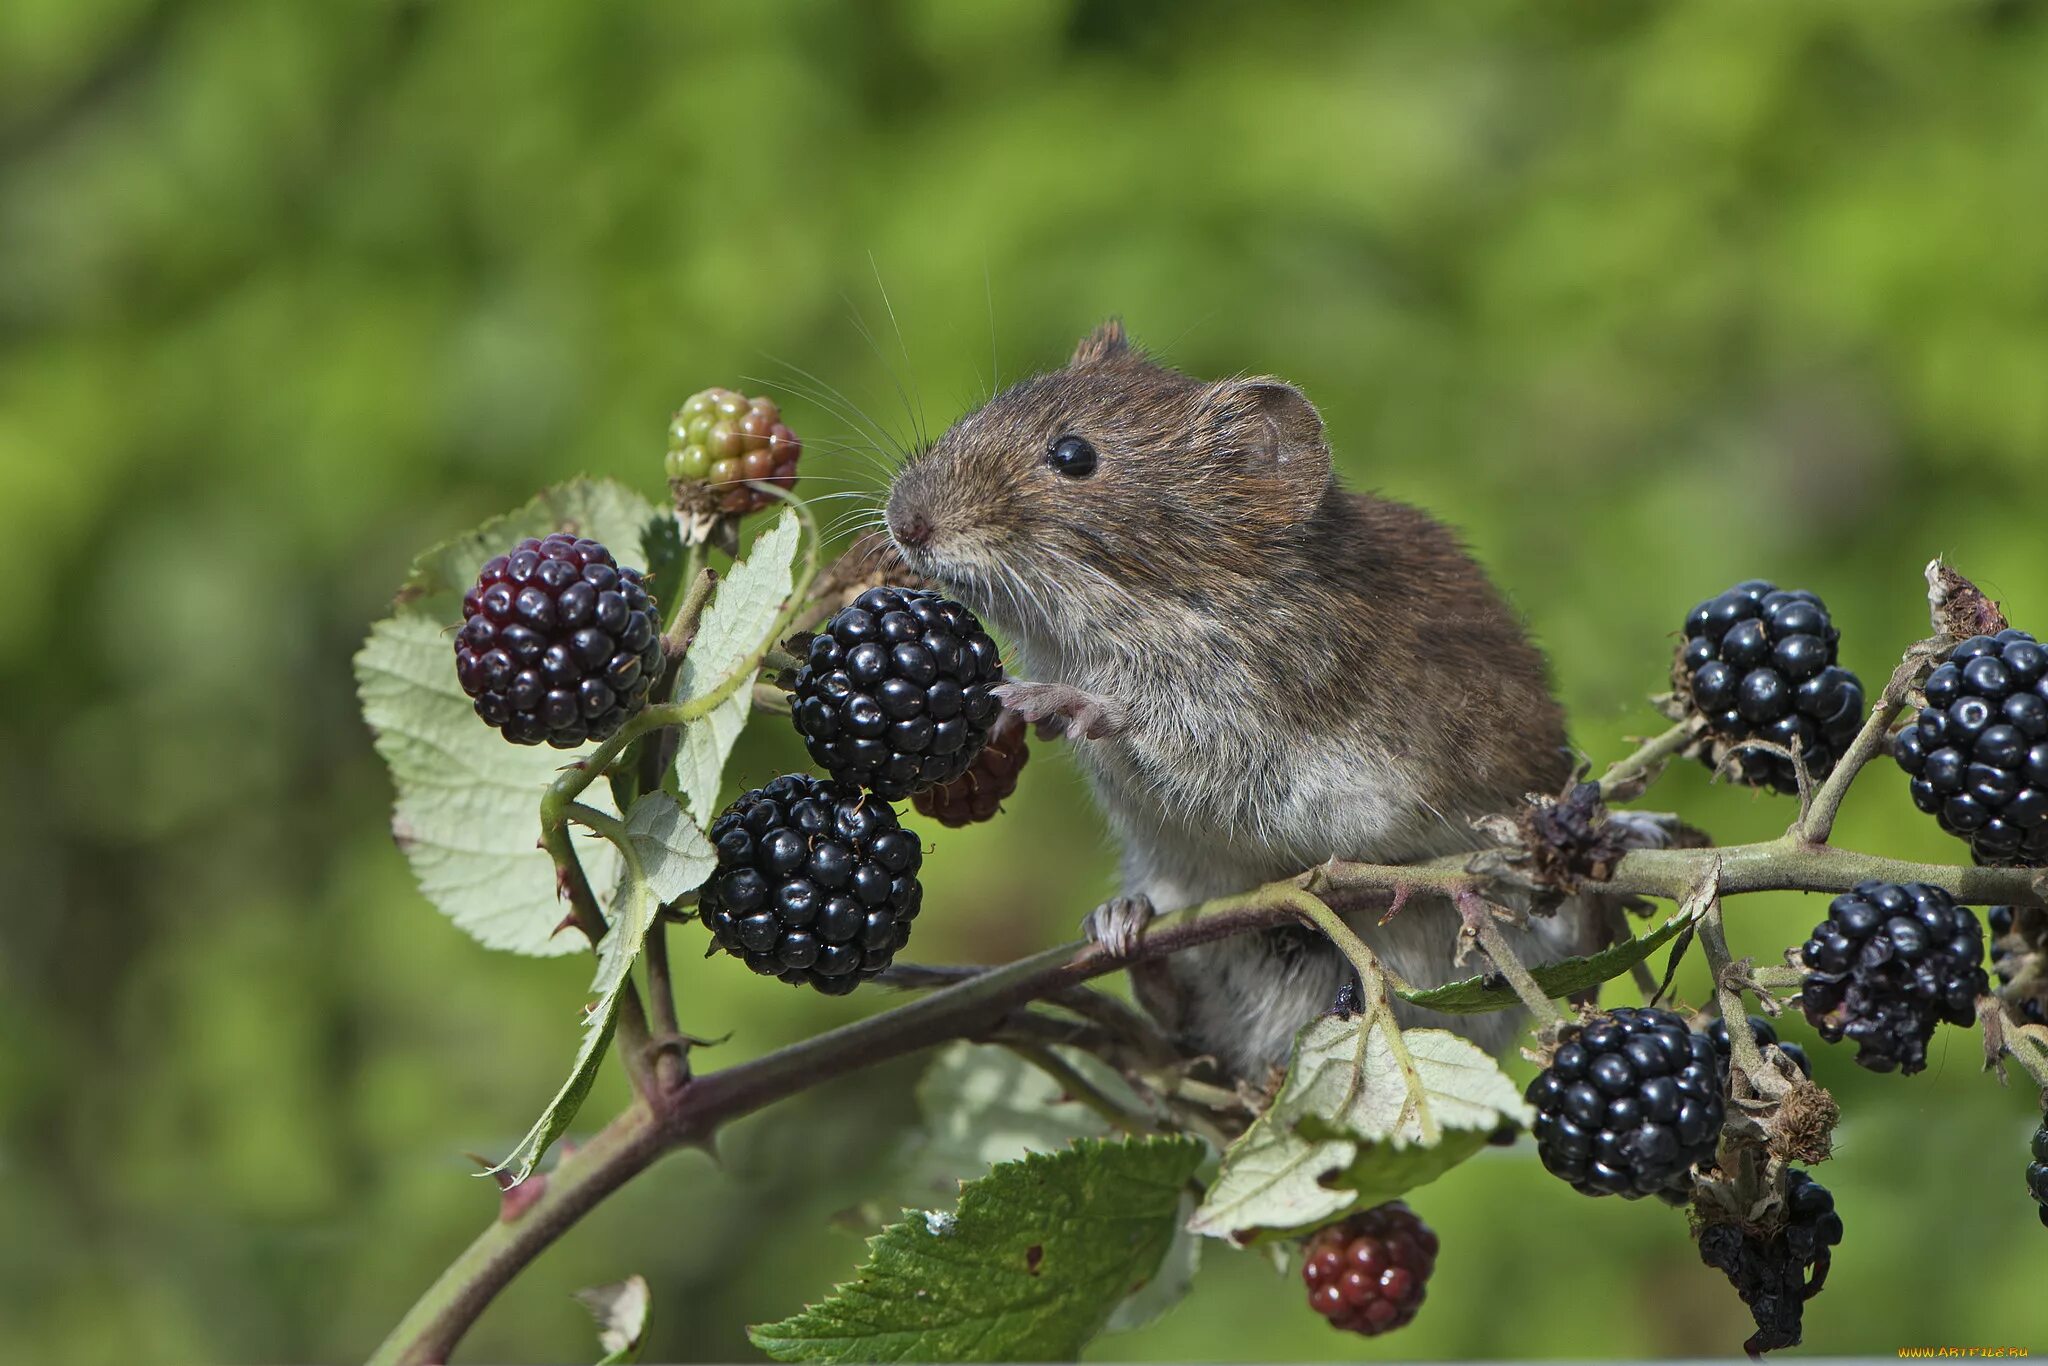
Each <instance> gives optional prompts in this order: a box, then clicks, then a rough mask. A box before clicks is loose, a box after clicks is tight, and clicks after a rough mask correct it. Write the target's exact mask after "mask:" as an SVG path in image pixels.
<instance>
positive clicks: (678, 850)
mask: <svg viewBox="0 0 2048 1366" xmlns="http://www.w3.org/2000/svg"><path fill="white" fill-rule="evenodd" d="M625 825H626V842H627V843H628V844H630V845H631V846H632V848H633V857H632V858H631V859H630V860H627V861H626V866H625V868H624V869H623V870H622V871H621V873H620V875H619V886H618V890H617V891H616V892H614V893H613V894H612V899H611V916H610V921H611V928H610V929H608V930H607V931H606V932H605V936H604V940H603V942H601V943H600V944H599V945H598V946H597V980H596V981H595V982H593V983H592V984H591V988H590V989H591V991H593V992H594V993H596V994H598V995H600V996H602V995H605V994H607V993H609V992H611V991H614V990H616V989H617V988H618V985H619V983H620V982H622V981H624V980H625V977H626V974H627V973H628V972H630V971H632V968H633V964H634V962H635V961H636V960H637V959H638V958H639V957H640V950H641V947H642V946H643V945H644V944H645V943H646V942H647V931H648V929H649V927H651V926H652V925H653V924H654V916H655V913H656V912H657V911H659V910H660V909H661V904H662V903H663V902H665V901H673V900H675V899H676V898H677V897H679V896H681V895H683V894H684V893H685V892H691V891H695V890H696V889H697V888H698V887H699V886H701V885H703V882H704V879H705V878H707V877H709V876H711V870H712V869H713V868H715V867H716V866H717V865H718V853H717V851H716V850H714V849H713V848H712V847H711V844H710V842H709V841H708V840H706V839H705V838H704V834H703V832H702V831H700V830H699V829H698V828H697V826H696V823H695V822H693V821H692V820H691V819H690V818H689V817H688V816H685V815H684V814H683V809H682V808H681V807H680V806H678V805H676V799H675V798H674V797H671V796H670V795H669V794H668V793H666V792H649V793H645V794H644V795H642V796H641V797H640V798H639V799H638V800H637V801H635V802H634V803H633V809H632V810H631V811H629V812H627V813H626V821H625ZM592 843H594V841H592Z"/></svg>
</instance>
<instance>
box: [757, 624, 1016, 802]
mask: <svg viewBox="0 0 2048 1366" xmlns="http://www.w3.org/2000/svg"><path fill="white" fill-rule="evenodd" d="M1002 681H1003V666H1002V662H1001V660H1000V659H999V658H998V657H997V654H996V645H995V642H994V641H992V640H990V639H989V638H988V635H987V633H986V632H984V631H983V630H982V629H981V623H980V622H979V621H976V620H975V618H974V614H973V613H972V612H970V611H968V610H967V609H966V608H965V607H962V606H961V605H960V604H959V603H957V602H953V601H951V600H949V599H947V598H942V597H940V596H939V595H938V594H937V593H931V592H925V591H922V590H918V589H908V588H871V589H869V590H868V591H867V592H865V593H863V594H861V595H860V596H859V597H858V598H855V599H854V601H853V603H852V605H851V606H849V607H845V608H842V609H841V610H840V611H839V612H838V613H836V614H835V615H834V616H833V618H832V619H831V620H830V621H828V622H826V623H825V629H824V630H823V631H822V632H820V633H819V634H818V635H816V636H813V637H812V638H811V647H810V657H809V659H808V660H807V661H806V662H805V664H804V666H803V667H802V668H801V669H799V670H798V671H797V675H796V681H795V685H794V698H793V700H792V708H791V711H792V715H793V716H794V717H795V720H796V728H797V731H798V733H800V734H801V735H802V736H803V737H804V745H805V747H806V748H807V749H809V750H810V752H811V757H812V758H813V759H815V760H817V761H818V763H819V764H820V765H821V766H822V767H823V768H824V769H825V771H826V772H828V773H830V774H831V775H832V776H833V777H834V778H836V779H838V780H839V781H840V782H842V783H849V784H852V785H853V786H856V787H864V788H867V789H868V790H869V791H871V792H873V793H875V794H876V795H877V796H879V797H883V798H886V799H887V800H889V801H897V800H900V799H902V798H904V797H907V796H909V795H910V794H911V793H913V792H916V791H918V790H920V789H922V788H927V787H932V786H934V785H936V784H939V783H949V782H951V781H953V780H954V779H955V778H958V777H959V776H960V775H961V774H962V773H964V772H966V771H967V766H968V765H969V764H971V763H973V762H974V758H975V756H976V755H977V754H979V753H981V748H982V746H983V745H984V744H985V743H987V741H988V735H989V728H990V727H991V726H993V725H994V724H995V721H996V717H997V715H998V714H999V713H1000V712H1001V710H1002V703H1001V702H1000V701H998V700H997V698H996V694H995V689H996V686H997V685H998V684H1000V683H1001V682H1002Z"/></svg>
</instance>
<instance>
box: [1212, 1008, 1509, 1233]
mask: <svg viewBox="0 0 2048 1366" xmlns="http://www.w3.org/2000/svg"><path fill="white" fill-rule="evenodd" d="M1528 1117H1529V1109H1528V1106H1526V1105H1525V1104H1523V1102H1522V1097H1521V1094H1520V1092H1519V1091H1518V1089H1517V1088H1516V1086H1515V1084H1514V1083H1513V1082H1512V1081H1510V1080H1509V1079H1508V1078H1507V1076H1506V1075H1505V1074H1504V1073H1503V1072H1502V1071H1501V1070H1500V1067H1499V1066H1498V1065H1497V1064H1496V1063H1495V1062H1494V1061H1493V1059H1492V1058H1489V1057H1488V1056H1487V1055H1486V1054H1485V1053H1484V1052H1482V1051H1481V1050H1480V1049H1479V1048H1477V1047H1476V1046H1474V1045H1473V1044H1472V1043H1470V1042H1469V1041H1467V1040H1465V1039H1462V1038H1460V1037H1458V1036H1457V1035H1455V1034H1451V1033H1448V1032H1447V1031H1445V1030H1441V1029H1400V1028H1398V1027H1397V1026H1396V1025H1395V1023H1394V1018H1393V1014H1392V1012H1391V1011H1389V1010H1386V1009H1379V1010H1373V1011H1370V1012H1369V1013H1367V1014H1364V1015H1356V1016H1351V1017H1348V1018H1347V1017H1341V1016H1334V1015H1326V1016H1323V1017H1321V1018H1319V1019H1317V1020H1314V1021H1311V1022H1310V1023H1309V1024H1308V1025H1306V1026H1304V1027H1303V1029H1302V1031H1301V1033H1300V1034H1299V1035H1297V1036H1296V1037H1295V1042H1294V1059H1293V1061H1292V1062H1291V1063H1290V1065H1289V1066H1288V1069H1287V1078H1286V1080H1285V1081H1284V1082H1282V1083H1281V1087H1280V1093H1279V1094H1278V1095H1277V1096H1275V1097H1274V1099H1273V1103H1272V1105H1271V1106H1270V1107H1269V1108H1268V1109H1267V1110H1266V1112H1265V1113H1264V1114H1262V1115H1260V1116H1259V1118H1258V1119H1257V1120H1255V1121H1253V1123H1252V1126H1251V1127H1250V1128H1249V1129H1247V1130H1246V1131H1245V1132H1244V1134H1243V1136H1242V1137H1240V1138H1239V1139H1238V1140H1237V1142H1235V1143H1233V1144H1231V1145H1230V1148H1229V1150H1228V1151H1226V1152H1225V1153H1224V1154H1223V1169H1222V1171H1221V1172H1219V1173H1218V1174H1217V1177H1216V1180H1215V1182H1214V1184H1212V1185H1211V1186H1210V1187H1209V1192H1208V1195H1207V1196H1206V1198H1204V1200H1203V1201H1202V1207H1201V1209H1200V1210H1198V1211H1197V1212H1196V1214H1195V1217H1194V1221H1193V1223H1192V1227H1193V1228H1194V1230H1195V1231H1196V1232H1198V1233H1205V1234H1209V1235H1211V1236H1212V1237H1218V1238H1230V1239H1232V1240H1234V1241H1236V1242H1239V1243H1250V1242H1257V1241H1264V1240H1269V1239H1273V1238H1280V1237H1287V1236H1291V1235H1294V1234H1298V1233H1305V1232H1308V1231H1309V1230H1312V1229H1315V1228H1319V1227H1321V1226H1322V1225H1324V1224H1326V1223H1329V1222H1330V1221H1331V1220H1332V1219H1336V1218H1339V1217H1340V1216H1342V1215H1343V1214H1345V1213H1347V1212H1349V1211H1351V1210H1353V1209H1365V1208H1368V1207H1370V1206H1372V1205H1377V1204H1381V1203H1383V1202H1385V1201H1388V1200H1391V1199H1393V1198H1394V1197H1396V1196H1398V1195H1401V1194H1403V1193H1404V1192H1406V1191H1408V1190H1410V1189H1413V1188H1414V1187H1416V1186H1419V1185H1423V1184H1425V1183H1427V1182H1430V1181H1433V1180H1435V1179H1436V1178H1437V1177H1439V1176H1441V1175H1443V1174H1444V1173H1445V1172H1446V1171H1449V1170H1450V1169H1451V1168H1452V1167H1454V1166H1456V1165H1457V1164H1458V1163H1460V1162H1463V1161H1464V1160H1465V1159H1466V1158H1468V1157H1470V1156H1472V1154H1474V1153H1476V1152H1478V1151H1479V1149H1480V1148H1481V1147H1482V1146H1484V1145H1485V1143H1486V1139H1487V1136H1488V1135H1489V1134H1491V1133H1493V1132H1494V1130H1496V1129H1498V1128H1499V1127H1500V1126H1501V1125H1502V1124H1504V1123H1509V1122H1513V1123H1527V1122H1528Z"/></svg>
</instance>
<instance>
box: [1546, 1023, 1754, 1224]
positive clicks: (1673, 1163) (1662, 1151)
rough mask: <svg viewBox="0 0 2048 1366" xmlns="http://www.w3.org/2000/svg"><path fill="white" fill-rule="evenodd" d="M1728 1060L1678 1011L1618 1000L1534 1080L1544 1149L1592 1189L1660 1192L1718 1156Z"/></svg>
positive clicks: (1562, 1172) (1580, 1186) (1575, 1182)
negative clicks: (1639, 1006)
mask: <svg viewBox="0 0 2048 1366" xmlns="http://www.w3.org/2000/svg"><path fill="white" fill-rule="evenodd" d="M1723 1070H1724V1069H1723V1068H1722V1066H1721V1065H1720V1063H1719V1060H1718V1059H1717V1057H1716V1055H1715V1051H1714V1044H1713V1040H1712V1039H1710V1038H1709V1037H1708V1036H1707V1035H1705V1034H1694V1033H1692V1032H1691V1031H1689V1030H1688V1029H1687V1028H1686V1027H1685V1021H1683V1020H1681V1019H1679V1018H1678V1016H1676V1015H1674V1014H1672V1013H1671V1012H1670V1011H1668V1010H1657V1009H1654V1008H1648V1007H1645V1008H1643V1009H1636V1008H1634V1007H1631V1006H1618V1007H1616V1008H1615V1009H1614V1010H1612V1011H1609V1012H1608V1013H1607V1015H1606V1016H1605V1017H1601V1018H1595V1019H1594V1020H1593V1021H1591V1022H1590V1023H1588V1024H1586V1025H1584V1026H1583V1027H1581V1028H1580V1029H1579V1030H1578V1032H1577V1034H1576V1035H1575V1036H1574V1037H1572V1038H1570V1039H1568V1040H1567V1042H1565V1043H1564V1044H1563V1045H1562V1046H1561V1047H1559V1048H1558V1050H1557V1052H1556V1054H1555V1055H1554V1056H1553V1057H1552V1058H1551V1061H1550V1065H1549V1066H1548V1067H1546V1068H1544V1069H1543V1071H1542V1072H1540V1073H1538V1074H1537V1077H1536V1079H1535V1080H1534V1081H1533V1082H1531V1083H1530V1084H1529V1090H1528V1093H1527V1098H1528V1101H1529V1103H1530V1104H1531V1105H1534V1106H1535V1107H1536V1124H1535V1127H1534V1133H1535V1135H1536V1155H1537V1156H1538V1157H1539V1158H1541V1159H1542V1161H1543V1165H1544V1166H1545V1167H1547V1168H1548V1169H1549V1170H1550V1171H1552V1172H1554V1173H1556V1174H1557V1175H1559V1176H1561V1177H1563V1178H1564V1179H1565V1180H1567V1181H1569V1182H1571V1184H1572V1186H1573V1188H1574V1189H1576V1190H1578V1191H1580V1192H1581V1193H1583V1194H1586V1195H1620V1196H1623V1197H1625V1198H1627V1199H1630V1200H1634V1199H1637V1198H1639V1197H1641V1196H1645V1195H1661V1194H1663V1193H1665V1192H1667V1191H1669V1190H1670V1189H1671V1188H1672V1187H1673V1186H1675V1185H1676V1184H1678V1183H1679V1182H1681V1181H1683V1180H1684V1178H1685V1175H1686V1173H1687V1172H1688V1171H1690V1170H1691V1169H1692V1168H1693V1166H1695V1165H1696V1164H1704V1165H1708V1166H1711V1165H1712V1164H1713V1161H1714V1149H1715V1145H1716V1143H1717V1141H1718V1139H1719V1137H1720V1133H1721V1120H1722V1118H1723V1116H1724V1114H1725V1103H1724V1101H1723V1099H1722V1090H1723V1087H1722V1074H1723Z"/></svg>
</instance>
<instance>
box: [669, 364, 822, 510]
mask: <svg viewBox="0 0 2048 1366" xmlns="http://www.w3.org/2000/svg"><path fill="white" fill-rule="evenodd" d="M803 453H804V446H803V442H801V441H799V440H797V439H796V433H795V432H792V431H791V430H790V429H789V427H788V426H787V425H786V424H785V423H784V422H783V420H782V410H781V409H780V408H778V407H776V406H775V400H773V399H767V398H748V397H747V396H746V395H745V394H742V393H739V392H737V391H735V390H732V389H706V390H704V392H702V393H700V394H692V395H690V397H689V399H688V400H687V401H686V402H685V403H684V404H683V406H682V407H681V408H680V409H679V410H677V412H676V415H675V417H674V418H673V419H671V420H670V422H669V427H668V461H667V465H668V477H669V478H670V479H673V480H675V481H676V482H677V483H678V484H709V485H710V486H711V488H712V490H713V491H714V495H715V497H714V506H715V507H716V508H717V510H718V511H720V512H722V513H724V514H726V515H727V516H728V517H743V516H745V515H746V514H747V513H749V512H754V511H757V510H759V509H761V508H764V507H767V506H768V505H769V504H770V503H773V502H775V501H776V499H775V497H774V496H773V495H772V494H766V493H760V492H757V491H756V490H754V489H751V488H748V487H747V484H746V481H747V480H754V481H756V482H762V483H769V484H774V485H775V486H776V487H778V488H785V489H786V488H789V487H790V486H791V485H793V484H795V483H796V462H797V457H799V456H801V455H802V454H803Z"/></svg>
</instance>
